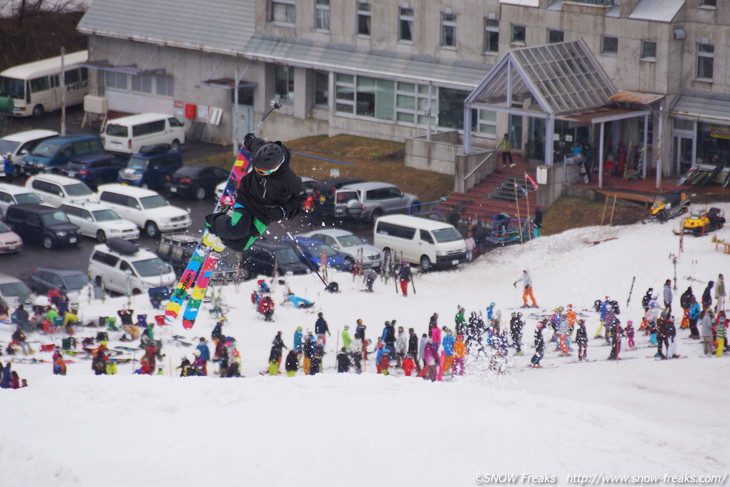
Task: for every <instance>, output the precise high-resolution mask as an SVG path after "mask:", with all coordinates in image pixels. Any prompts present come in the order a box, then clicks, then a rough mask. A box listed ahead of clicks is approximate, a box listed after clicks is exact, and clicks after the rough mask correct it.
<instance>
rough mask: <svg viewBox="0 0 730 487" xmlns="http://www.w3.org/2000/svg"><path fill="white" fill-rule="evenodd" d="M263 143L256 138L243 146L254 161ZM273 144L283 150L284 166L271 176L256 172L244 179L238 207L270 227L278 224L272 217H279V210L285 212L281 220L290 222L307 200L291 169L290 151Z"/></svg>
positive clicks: (299, 182)
mask: <svg viewBox="0 0 730 487" xmlns="http://www.w3.org/2000/svg"><path fill="white" fill-rule="evenodd" d="M264 143H265V142H264V141H262V140H261V139H258V138H253V139H250V140H246V141H245V142H244V146H245V148H246V150H249V151H251V152H252V157H253V149H258V148H259V147H261V146H262V145H263V144H264ZM274 143H275V144H278V145H280V146H281V148H282V149H283V150H284V154H285V160H284V163H283V164H282V165H281V167H280V168H279V169H278V170H277V171H276V172H275V173H274V174H271V175H269V176H261V175H259V173H257V172H256V171H254V170H251V171H249V172H248V173H247V174H246V175H245V176H244V177H243V178H241V183H240V185H239V187H238V193H237V195H236V202H237V203H239V204H241V205H243V206H245V207H246V208H248V209H249V211H251V213H252V214H253V216H254V217H255V218H257V219H259V220H260V221H262V222H263V223H265V224H267V225H268V224H269V223H271V222H272V221H276V220H277V219H275V218H272V215H277V210H278V208H277V207H279V208H283V210H284V212H283V213H282V214H281V218H284V217H286V218H287V219H289V220H291V219H292V218H294V216H295V215H296V214H297V212H298V211H299V209H300V208H301V206H302V205H303V204H304V202H305V201H306V199H307V193H306V192H305V191H304V186H303V185H302V179H301V178H300V177H299V176H297V175H296V173H295V172H294V171H293V170H292V168H291V167H290V166H289V163H290V160H291V156H290V155H289V149H287V148H286V147H285V146H284V145H283V144H282V143H281V142H279V141H277V142H274ZM284 213H286V215H284ZM277 216H278V215H277Z"/></svg>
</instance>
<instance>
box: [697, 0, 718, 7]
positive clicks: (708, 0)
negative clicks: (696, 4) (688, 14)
mask: <svg viewBox="0 0 730 487" xmlns="http://www.w3.org/2000/svg"><path fill="white" fill-rule="evenodd" d="M700 7H710V8H717V0H700Z"/></svg>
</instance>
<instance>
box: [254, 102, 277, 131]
mask: <svg viewBox="0 0 730 487" xmlns="http://www.w3.org/2000/svg"><path fill="white" fill-rule="evenodd" d="M270 104H271V108H269V109H268V110H267V111H266V113H264V116H263V117H261V121H260V122H259V124H258V125H257V126H256V130H255V131H254V133H257V132H258V131H259V130H261V126H262V125H263V124H264V120H266V118H267V117H268V116H269V115H271V112H273V111H274V110H278V109H279V108H281V102H280V101H279V100H277V99H276V98H274V99H273V100H271V103H270Z"/></svg>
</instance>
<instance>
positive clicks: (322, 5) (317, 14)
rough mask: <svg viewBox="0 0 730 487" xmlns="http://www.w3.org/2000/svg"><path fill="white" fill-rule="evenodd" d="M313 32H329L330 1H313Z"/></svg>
mask: <svg viewBox="0 0 730 487" xmlns="http://www.w3.org/2000/svg"><path fill="white" fill-rule="evenodd" d="M314 30H318V31H322V32H329V30H330V0H315V1H314Z"/></svg>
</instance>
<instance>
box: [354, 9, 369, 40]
mask: <svg viewBox="0 0 730 487" xmlns="http://www.w3.org/2000/svg"><path fill="white" fill-rule="evenodd" d="M372 20H373V9H372V4H371V3H370V2H357V3H356V4H355V32H356V33H357V35H358V36H361V37H370V36H371V35H372V32H373V30H372V29H373V26H372Z"/></svg>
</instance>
